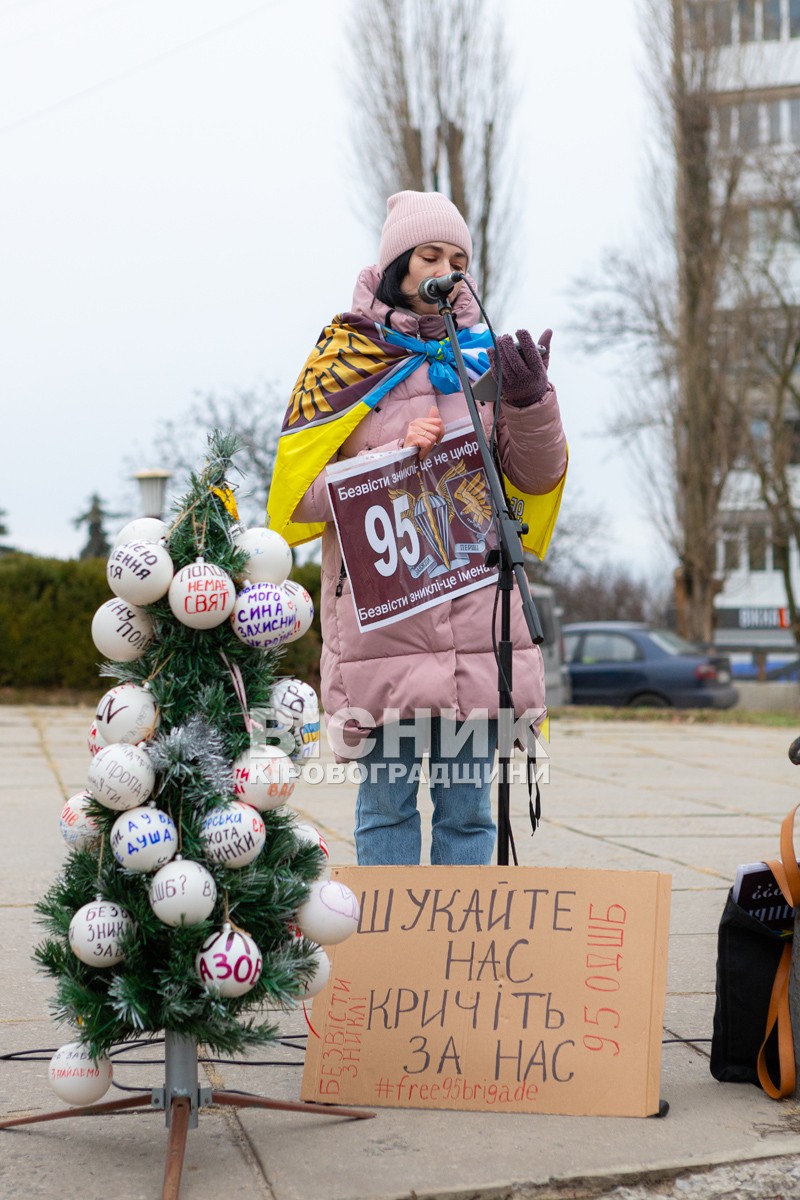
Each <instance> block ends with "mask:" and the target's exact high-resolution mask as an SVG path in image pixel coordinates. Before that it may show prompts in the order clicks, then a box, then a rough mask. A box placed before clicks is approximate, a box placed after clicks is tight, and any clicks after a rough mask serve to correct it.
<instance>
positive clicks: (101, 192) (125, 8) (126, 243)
mask: <svg viewBox="0 0 800 1200" xmlns="http://www.w3.org/2000/svg"><path fill="white" fill-rule="evenodd" d="M432 7H433V6H432ZM501 7H502V10H503V12H504V13H505V14H506V17H507V20H508V29H509V34H510V40H511V42H512V45H513V47H514V50H515V55H516V69H517V72H518V76H519V79H520V83H521V91H520V99H519V115H520V121H519V130H520V136H519V137H518V139H517V144H516V155H517V177H518V181H519V188H520V193H521V199H522V202H523V203H522V209H523V212H524V220H523V223H522V226H521V228H520V230H519V234H518V238H517V255H518V266H517V272H516V283H515V285H514V287H513V290H512V291H511V293H510V296H509V301H508V303H507V305H506V307H505V310H504V312H503V313H502V314H495V317H496V323H498V324H501V325H502V326H503V327H504V328H506V329H509V330H512V331H513V330H514V329H516V328H517V327H518V326H529V327H530V328H531V329H532V331H533V332H534V334H538V333H539V332H540V331H541V330H542V329H543V328H544V327H545V326H546V325H552V326H553V328H554V329H555V336H554V339H553V354H552V362H551V377H552V379H553V380H554V382H555V384H556V386H557V387H558V390H559V395H560V401H561V408H562V414H563V418H564V423H565V426H566V429H567V433H568V437H569V441H570V445H571V451H572V466H571V477H570V488H571V489H574V491H575V492H577V493H579V494H580V495H581V497H582V499H583V501H584V502H585V503H588V504H591V505H594V504H597V505H602V506H603V507H605V509H606V511H607V512H608V513H609V516H610V518H611V520H612V529H613V536H612V539H611V540H612V544H611V546H610V548H609V549H607V550H606V549H603V548H598V550H597V553H598V556H599V557H600V558H603V557H609V556H612V557H618V558H621V559H623V560H624V561H626V562H628V563H630V564H631V565H632V566H633V567H637V566H638V567H641V569H642V570H647V571H648V572H649V571H651V570H653V569H655V568H657V567H660V568H662V569H664V568H666V567H667V566H668V564H669V557H668V556H667V555H666V554H663V553H659V551H658V550H657V548H656V547H655V543H654V535H653V532H652V530H651V529H650V527H649V525H648V524H647V522H646V515H645V513H644V508H643V506H642V504H641V502H640V500H639V499H638V494H639V491H640V488H639V486H638V484H637V481H636V477H635V475H634V473H633V472H632V470H631V469H630V468H629V465H628V463H627V456H626V455H625V454H624V453H622V452H620V451H619V450H618V449H617V448H616V447H615V446H614V445H613V443H612V442H610V440H609V439H608V438H607V437H604V436H602V431H603V429H604V426H605V423H606V422H607V419H608V417H609V415H610V413H611V412H612V411H613V407H614V403H615V399H616V397H617V395H618V389H619V383H618V381H617V379H616V377H615V373H614V370H613V361H612V360H611V359H606V360H601V361H598V360H595V361H593V362H588V361H586V360H585V359H581V358H580V357H579V355H578V354H577V353H576V348H575V346H574V345H573V344H572V343H571V341H570V339H569V338H568V336H567V334H566V332H565V329H566V326H567V324H568V323H569V321H570V320H571V318H572V315H573V314H572V300H571V297H570V295H569V294H568V293H569V286H570V283H571V281H572V279H574V277H575V276H576V275H578V274H579V273H581V272H582V271H584V270H586V269H589V268H592V267H596V266H597V264H598V262H599V259H600V255H601V253H602V250H603V248H604V247H608V246H612V245H623V246H624V245H625V244H626V243H628V244H629V242H630V238H631V236H632V231H633V230H634V229H635V228H636V226H637V224H639V223H640V217H639V210H640V207H641V203H642V177H641V172H640V163H641V161H642V158H643V151H642V145H643V137H644V131H643V125H642V117H641V116H640V113H641V107H642V104H641V83H640V65H641V58H642V55H641V50H640V47H639V39H638V31H637V23H636V12H635V7H636V6H635V0H501ZM357 38H358V28H357V24H356V22H355V20H354V18H353V17H352V16H351V15H350V13H349V6H348V3H347V2H346V0H342V2H340V3H338V4H331V3H330V0H265V2H262V3H261V4H258V3H256V2H255V0H249V2H248V0H224V2H223V0H0V173H1V175H2V178H1V179H0V264H1V265H0V306H1V311H0V387H1V388H2V412H3V445H4V454H3V473H2V487H1V488H0V508H3V509H5V510H6V513H7V517H6V522H7V524H8V526H9V530H10V537H9V539H7V540H8V541H11V542H12V543H13V544H14V545H17V546H19V547H20V548H23V549H26V550H30V551H34V552H36V553H46V554H54V555H58V556H61V557H69V556H71V555H74V554H76V553H77V552H78V550H79V548H80V546H81V544H82V541H83V540H84V537H85V534H84V532H83V531H80V532H79V531H77V530H76V529H75V528H74V526H73V524H72V518H73V517H75V516H76V515H78V514H79V513H81V512H83V511H84V510H85V508H86V503H87V500H88V497H89V496H90V494H91V493H92V492H94V491H97V492H99V493H100V495H101V496H102V498H103V500H104V502H105V503H106V505H107V507H109V508H111V509H119V510H121V509H122V508H124V507H125V506H126V505H130V504H131V502H132V500H133V497H134V495H135V492H134V491H133V489H132V487H131V485H130V483H129V481H128V478H127V476H128V474H129V464H130V461H131V456H132V455H133V458H134V460H136V458H137V456H138V457H139V458H140V460H141V461H140V462H139V463H138V465H139V466H141V467H149V466H158V465H161V464H159V463H153V462H152V461H150V458H149V454H148V447H149V445H150V443H151V440H152V433H153V430H154V428H155V426H156V424H157V423H158V422H159V421H160V420H161V419H163V418H164V417H166V416H173V417H175V416H178V415H179V414H180V413H181V412H182V411H184V410H185V409H186V407H187V406H188V405H189V404H190V403H191V401H192V398H193V397H194V395H195V394H196V393H197V392H210V391H216V392H218V393H223V392H226V391H230V390H233V389H242V390H244V389H248V388H252V387H254V386H257V385H258V384H259V383H261V382H263V381H268V380H271V381H275V382H276V383H277V384H278V385H279V387H280V388H281V389H283V390H284V391H285V392H286V394H287V396H288V392H289V390H290V389H291V386H292V384H293V383H294V380H295V378H296V376H297V374H298V371H299V369H300V367H301V366H302V364H303V362H304V360H305V357H306V355H307V354H308V352H309V351H310V349H311V347H312V345H313V343H314V341H315V339H316V337H317V334H318V332H319V329H320V328H321V327H322V325H323V324H324V323H325V322H326V321H327V320H328V319H329V318H330V317H331V316H332V315H333V314H334V313H335V312H338V311H340V310H341V309H342V308H345V307H347V306H348V304H349V301H350V298H351V295H352V286H353V283H354V281H355V277H356V275H357V273H358V270H359V269H360V267H362V266H363V265H366V264H367V263H370V262H374V260H375V256H376V245H375V239H374V235H373V233H372V231H371V230H370V229H367V228H365V227H364V225H363V224H362V223H360V221H359V219H358V216H357V212H358V208H357V205H356V203H355V200H354V198H355V196H356V195H357V194H358V189H359V180H358V178H357V176H356V175H355V174H354V173H353V172H352V170H349V169H348V163H349V162H350V161H351V156H350V154H349V150H348V143H347V138H348V121H349V117H348V108H347V95H346V89H345V87H344V86H343V72H342V65H341V64H342V57H341V53H340V51H341V48H342V47H343V46H344V44H345V42H346V41H350V42H351V43H352V42H354V41H357ZM501 318H502V319H501ZM128 515H136V514H135V513H130V514H128ZM120 523H121V522H120ZM113 524H114V523H112V525H113Z"/></svg>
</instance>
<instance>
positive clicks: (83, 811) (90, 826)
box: [59, 791, 100, 850]
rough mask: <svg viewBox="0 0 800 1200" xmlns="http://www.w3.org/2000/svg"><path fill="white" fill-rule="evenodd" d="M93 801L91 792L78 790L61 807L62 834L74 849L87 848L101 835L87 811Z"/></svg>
mask: <svg viewBox="0 0 800 1200" xmlns="http://www.w3.org/2000/svg"><path fill="white" fill-rule="evenodd" d="M91 802H92V794H91V792H86V791H84V792H76V793H75V795H74V796H70V797H69V799H68V800H66V801H65V802H64V807H63V808H62V809H61V820H60V821H59V828H60V829H61V836H62V837H63V839H64V841H65V842H66V843H67V845H68V846H70V847H71V848H72V849H73V850H85V849H86V847H87V846H91V845H92V844H93V843H94V842H96V841H97V838H98V837H99V834H100V830H99V829H98V828H97V825H96V824H95V822H94V820H93V819H92V817H90V816H89V813H88V812H87V809H88V807H89V805H90V804H91Z"/></svg>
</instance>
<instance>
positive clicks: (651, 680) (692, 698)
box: [563, 621, 739, 708]
mask: <svg viewBox="0 0 800 1200" xmlns="http://www.w3.org/2000/svg"><path fill="white" fill-rule="evenodd" d="M563 633H564V651H565V658H566V662H567V667H568V669H569V674H570V679H571V681H572V702H573V704H611V705H615V706H622V705H651V706H654V707H659V708H666V707H669V706H674V707H675V708H732V707H733V705H734V704H736V702H737V701H738V699H739V693H738V691H737V690H736V688H735V687H734V686H733V684H732V683H731V664H730V660H729V659H728V658H727V656H725V655H722V654H716V653H711V654H706V653H705V651H703V650H701V649H699V647H697V646H695V645H693V644H692V643H691V642H687V641H686V640H685V639H684V638H681V637H678V635H677V634H675V633H672V632H671V631H670V630H668V629H651V628H650V627H649V626H647V625H643V624H638V623H635V622H628V621H584V622H581V623H580V624H578V623H575V624H567V625H564V628H563Z"/></svg>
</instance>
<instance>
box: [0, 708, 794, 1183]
mask: <svg viewBox="0 0 800 1200" xmlns="http://www.w3.org/2000/svg"><path fill="white" fill-rule="evenodd" d="M101 690H102V688H100V689H99V690H98V695H99V692H100V691H101ZM92 715H93V714H92V712H91V710H90V709H87V708H81V707H64V708H59V707H53V708H50V707H48V708H44V707H35V706H28V707H19V708H16V707H4V708H0V803H1V804H2V805H3V812H4V814H5V816H6V828H7V831H8V836H7V841H6V845H7V853H6V860H5V867H4V870H3V874H2V880H0V913H2V921H3V944H4V950H5V970H4V987H3V989H2V992H0V1031H2V1048H3V1052H4V1053H5V1054H9V1053H11V1052H20V1051H25V1050H30V1049H41V1050H43V1051H50V1050H52V1049H53V1048H55V1047H57V1046H58V1045H60V1044H62V1043H63V1042H64V1041H66V1040H69V1032H68V1031H65V1030H63V1029H59V1028H57V1027H56V1026H55V1025H54V1024H53V1023H52V1021H51V1019H50V1015H49V1010H48V998H49V996H50V994H51V985H50V982H49V981H48V980H47V979H43V978H42V977H40V976H38V975H37V973H36V970H35V967H34V964H33V962H32V960H31V949H32V946H33V945H34V944H35V941H36V940H37V939H38V937H39V936H40V935H39V932H38V930H37V926H36V923H35V919H34V910H33V905H34V903H35V901H36V900H37V899H38V897H39V896H40V895H41V894H42V893H43V891H44V890H45V889H46V887H47V886H48V885H49V883H50V882H51V881H52V878H53V877H54V875H55V873H56V872H57V871H58V869H59V865H60V863H61V861H62V860H63V857H64V854H65V848H64V845H63V842H62V840H61V838H60V835H59V833H58V816H59V813H60V808H61V804H62V803H63V800H64V798H65V797H66V796H67V795H69V794H71V793H72V792H74V791H78V790H80V789H81V788H82V787H83V786H84V785H85V781H86V771H87V769H88V765H89V754H88V749H87V745H86V736H87V733H88V730H89V727H90V724H91V720H92ZM791 740H792V735H791V731H781V730H773V729H763V728H760V727H744V728H742V727H737V728H735V729H733V728H731V727H729V726H714V725H696V726H694V725H682V724H678V723H675V724H672V723H669V724H665V723H662V722H657V723H656V722H652V723H651V722H647V721H636V722H629V721H625V722H603V723H598V722H592V721H587V720H584V719H580V718H579V717H576V718H569V719H562V720H560V721H557V722H554V723H553V733H552V738H551V742H550V745H549V748H548V753H549V758H548V760H547V766H548V769H549V782H547V783H545V784H543V786H542V793H543V806H544V816H545V820H544V823H543V825H542V827H541V829H540V830H539V831H538V832H537V833H536V835H535V837H531V836H530V829H529V826H528V824H527V794H526V791H525V788H524V786H523V785H522V784H514V785H513V786H512V795H511V811H512V817H513V822H514V832H515V841H516V845H517V850H518V855H519V860H520V862H521V863H522V864H524V865H529V866H536V865H540V866H559V867H570V866H581V867H587V866H592V867H611V868H615V869H619V868H622V869H629V870H660V871H665V872H668V873H670V874H671V876H672V883H673V896H672V909H671V925H670V942H669V969H668V984H667V1003H666V1011H665V1018H664V1038H665V1043H664V1046H663V1053H662V1078H661V1089H660V1091H661V1095H662V1096H664V1097H665V1098H666V1099H667V1100H668V1101H669V1104H670V1113H669V1115H668V1116H667V1117H666V1118H665V1119H663V1120H653V1119H644V1120H641V1119H633V1118H627V1119H625V1118H590V1117H557V1116H549V1115H544V1114H536V1115H526V1114H516V1113H510V1114H496V1113H488V1114H483V1113H463V1112H453V1111H439V1110H413V1109H377V1110H376V1113H377V1115H376V1117H375V1118H374V1119H373V1120H370V1121H347V1120H344V1119H342V1118H340V1117H338V1116H321V1115H313V1116H308V1115H305V1114H304V1115H302V1116H300V1115H297V1114H292V1113H285V1112H276V1111H260V1110H248V1111H242V1112H232V1111H224V1110H219V1109H208V1110H203V1111H201V1113H200V1115H199V1124H198V1128H197V1129H194V1130H192V1131H191V1132H190V1134H189V1141H188V1147H187V1156H186V1163H185V1167H184V1174H183V1188H182V1192H181V1196H182V1198H183V1200H210V1198H211V1197H215V1198H216V1197H218V1196H220V1195H226V1194H227V1195H235V1196H236V1197H237V1200H251V1197H252V1198H258V1200H399V1198H400V1197H404V1198H406V1197H411V1196H416V1197H417V1198H418V1200H423V1198H425V1197H430V1198H432V1197H434V1196H437V1197H444V1196H448V1197H462V1198H463V1200H466V1197H472V1198H474V1200H478V1198H481V1200H490V1198H495V1200H497V1198H499V1197H504V1198H506V1200H508V1198H510V1197H516V1198H518V1200H523V1198H524V1197H528V1196H531V1197H533V1196H539V1197H544V1196H545V1195H547V1196H550V1195H555V1194H557V1192H558V1190H559V1188H562V1194H566V1193H564V1192H563V1188H569V1189H570V1191H569V1194H571V1195H575V1196H581V1195H589V1194H591V1195H595V1196H597V1195H599V1194H602V1195H608V1196H609V1197H611V1196H613V1195H614V1194H615V1193H617V1194H618V1196H619V1200H638V1197H639V1195H640V1192H639V1191H637V1189H641V1188H644V1189H645V1191H644V1192H641V1195H655V1194H659V1195H666V1194H667V1192H666V1191H665V1188H666V1187H667V1186H668V1185H667V1184H666V1183H664V1182H661V1183H657V1182H656V1181H657V1180H662V1181H663V1179H665V1178H668V1177H670V1176H680V1180H679V1182H680V1188H679V1189H678V1191H676V1193H675V1194H676V1195H677V1194H680V1195H681V1196H683V1197H686V1196H690V1197H691V1196H695V1195H696V1196H697V1197H698V1200H699V1198H700V1197H701V1196H702V1197H704V1198H705V1197H706V1196H708V1197H711V1196H712V1195H713V1194H714V1193H713V1192H712V1191H710V1190H709V1189H710V1188H711V1187H712V1184H713V1181H714V1180H715V1179H719V1181H720V1182H719V1185H718V1186H719V1187H720V1188H723V1187H727V1188H728V1192H727V1193H726V1192H724V1191H720V1192H719V1194H720V1195H726V1194H727V1195H732V1196H735V1195H737V1192H736V1188H738V1187H740V1186H741V1188H742V1189H745V1188H749V1187H750V1186H751V1182H752V1180H755V1183H752V1186H753V1187H757V1186H758V1180H759V1179H761V1180H762V1185H763V1188H764V1189H766V1190H762V1192H761V1193H760V1194H762V1195H775V1194H777V1193H776V1192H775V1191H774V1190H773V1191H770V1190H769V1187H770V1186H771V1185H770V1184H769V1183H768V1182H765V1181H767V1180H769V1179H771V1178H772V1177H773V1175H771V1174H770V1172H773V1174H774V1173H775V1172H782V1177H783V1178H786V1177H787V1174H790V1173H791V1172H792V1171H793V1170H794V1164H795V1163H796V1161H797V1160H796V1157H795V1156H797V1155H798V1154H800V1109H799V1108H798V1105H797V1104H796V1103H795V1102H794V1101H793V1100H790V1101H783V1102H780V1103H775V1102H773V1101H771V1100H769V1099H768V1097H766V1096H765V1095H764V1093H763V1092H761V1091H760V1090H759V1089H757V1088H754V1087H750V1086H734V1085H722V1084H719V1083H717V1082H716V1081H715V1080H713V1079H712V1077H711V1075H710V1073H709V1071H708V1052H709V1045H708V1042H707V1041H704V1040H703V1039H704V1038H706V1039H707V1038H709V1037H710V1035H711V1020H712V1016H713V1008H714V976H715V960H716V929H717V923H718V921H719V916H720V914H721V912H722V908H723V905H724V902H725V895H726V893H727V889H728V887H729V886H730V883H731V882H732V879H733V875H734V872H735V869H736V865H737V863H739V862H740V861H750V860H753V859H755V858H757V857H759V855H761V854H767V855H769V856H773V855H775V854H777V851H778V836H779V829H780V822H781V820H782V818H783V816H784V815H785V813H786V812H787V811H788V809H789V808H790V807H791V806H792V805H793V804H794V803H796V802H797V801H798V800H799V799H800V772H798V771H797V770H796V768H793V767H792V765H791V764H790V763H789V761H788V758H787V749H788V745H789V743H790V741H791ZM326 753H327V752H326ZM325 762H330V757H329V756H328V757H327V758H323V763H325ZM423 791H424V789H423ZM354 799H355V785H354V784H352V783H343V784H340V785H336V784H312V783H309V782H301V783H300V784H299V785H298V787H297V789H296V791H295V795H294V797H293V807H294V808H295V809H296V810H297V811H298V812H299V813H301V814H302V815H303V816H304V817H305V818H306V819H308V820H310V821H313V822H314V823H315V824H316V825H317V826H318V827H319V828H320V829H321V830H322V831H323V832H324V833H325V836H326V838H327V839H328V841H329V844H330V846H331V848H332V857H333V860H334V861H335V862H336V863H339V864H352V863H353V862H354V861H355V850H354V845H353V836H352V822H353V809H354ZM422 805H423V809H424V810H425V811H427V807H428V806H429V799H428V798H427V797H426V796H423V799H422ZM34 832H35V836H34ZM9 847H11V848H12V852H9V849H8V848H9ZM281 1029H282V1031H283V1032H284V1033H285V1034H287V1035H292V1036H293V1037H294V1038H295V1039H297V1038H301V1037H302V1036H303V1035H306V1036H308V1026H307V1024H306V1020H305V1017H304V1015H303V1013H302V1011H300V1010H294V1011H292V1012H289V1013H286V1014H283V1015H282V1016H281ZM676 1039H683V1040H676ZM162 1055H163V1050H162V1048H161V1047H159V1046H153V1047H148V1048H146V1049H145V1050H142V1051H137V1052H136V1053H135V1054H126V1055H124V1056H120V1057H119V1058H118V1060H117V1065H116V1068H115V1079H116V1081H117V1082H118V1083H120V1084H121V1085H122V1086H124V1087H140V1086H145V1087H147V1088H149V1087H160V1086H162V1085H163V1066H161V1065H160V1061H161V1056H162ZM147 1056H152V1057H154V1058H156V1059H157V1060H158V1065H151V1064H150V1063H149V1062H143V1061H142V1059H143V1058H146V1057H147ZM301 1057H302V1056H301V1055H300V1054H298V1052H297V1051H290V1050H282V1049H280V1048H276V1050H275V1051H274V1053H273V1051H272V1049H271V1050H270V1052H269V1054H265V1052H263V1051H262V1052H260V1055H259V1056H256V1055H249V1056H247V1058H246V1059H245V1060H239V1061H237V1062H235V1063H229V1062H216V1063H208V1064H206V1065H204V1067H203V1069H202V1075H203V1078H202V1079H201V1082H203V1081H204V1080H208V1081H209V1082H211V1083H213V1084H214V1086H218V1087H226V1088H231V1089H240V1090H247V1091H254V1092H258V1093H261V1094H266V1095H270V1096H273V1097H275V1098H276V1099H291V1100H294V1099H297V1097H298V1096H299V1090H300V1067H299V1065H297V1064H298V1063H299V1061H300V1059H301ZM266 1059H269V1060H270V1061H279V1062H280V1063H281V1064H282V1065H278V1066H264V1065H257V1064H258V1063H262V1062H263V1061H264V1060H266ZM289 1060H294V1064H292V1063H291V1062H290V1061H289ZM0 1082H2V1101H1V1102H0V1110H2V1112H3V1113H4V1114H6V1115H11V1114H20V1113H29V1112H42V1111H47V1110H48V1109H51V1108H58V1107H60V1104H59V1102H58V1101H57V1100H55V1099H54V1097H53V1096H52V1093H51V1092H50V1089H49V1087H48V1085H47V1082H46V1063H44V1062H38V1063H34V1062H19V1061H8V1060H6V1061H2V1062H0ZM119 1094H122V1093H119ZM0 1136H2V1141H1V1142H0V1146H2V1154H0V1197H6V1196H8V1197H12V1196H13V1197H23V1198H27V1197H37V1198H38V1197H60V1196H62V1195H72V1194H74V1195H78V1196H81V1197H82V1200H101V1198H102V1200H106V1198H107V1197H108V1195H109V1194H112V1195H113V1196H114V1197H115V1200H144V1198H145V1197H148V1198H149V1197H156V1196H158V1195H159V1194H160V1186H161V1177H162V1172H163V1163H164V1154H165V1150H166V1137H167V1131H166V1129H165V1125H164V1117H163V1115H162V1114H159V1113H157V1112H154V1111H149V1110H148V1111H144V1112H128V1113H123V1114H118V1115H115V1116H113V1117H110V1116H103V1117H98V1116H96V1117H91V1118H90V1117H86V1118H75V1119H71V1120H70V1121H68V1122H56V1123H53V1124H49V1125H42V1126H33V1127H31V1128H29V1129H27V1130H25V1129H23V1130H17V1131H14V1132H8V1133H5V1134H3V1135H0ZM771 1162H773V1163H774V1167H773V1166H771V1165H770V1163H771ZM759 1172H761V1174H760V1175H759ZM798 1177H800V1175H799V1176H798ZM714 1186H717V1185H716V1184H714ZM675 1187H676V1188H678V1183H676V1184H675ZM704 1188H705V1189H706V1190H705V1191H704V1190H703V1189H704ZM741 1194H742V1195H745V1194H748V1195H749V1194H752V1195H754V1196H755V1195H758V1194H759V1193H758V1192H757V1191H753V1192H752V1193H750V1192H745V1191H744V1190H743V1191H742V1193H741ZM789 1194H794V1193H790V1192H787V1195H789Z"/></svg>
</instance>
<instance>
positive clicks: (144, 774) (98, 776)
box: [87, 742, 156, 812]
mask: <svg viewBox="0 0 800 1200" xmlns="http://www.w3.org/2000/svg"><path fill="white" fill-rule="evenodd" d="M87 782H88V784H89V791H90V792H91V794H92V795H93V796H94V798H95V800H97V801H99V803H100V804H102V805H104V806H105V808H111V809H114V811H115V812H124V811H125V809H128V808H136V807H137V806H138V805H140V804H145V803H146V802H147V801H148V800H149V799H150V794H151V792H152V791H153V788H154V787H155V786H156V773H155V769H154V767H153V764H152V762H151V761H150V755H149V754H148V753H147V751H146V750H145V749H144V748H143V747H141V746H132V745H131V744H130V742H114V743H112V745H110V746H106V747H105V748H104V749H103V750H100V751H99V752H98V753H97V754H96V755H95V756H94V758H93V759H92V762H91V765H90V767H89V774H88V777H87Z"/></svg>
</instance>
